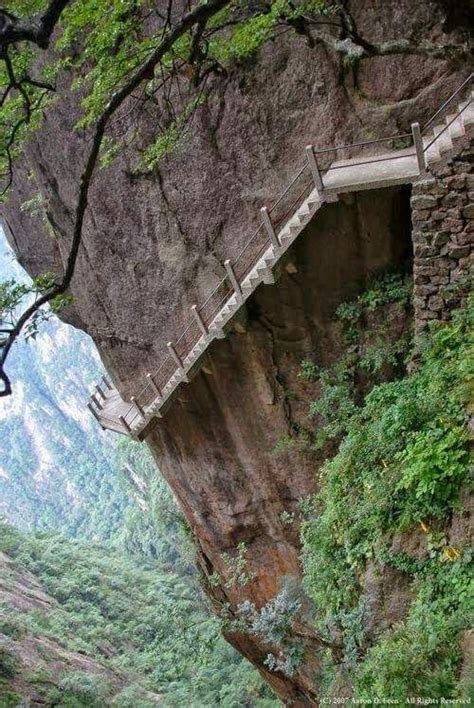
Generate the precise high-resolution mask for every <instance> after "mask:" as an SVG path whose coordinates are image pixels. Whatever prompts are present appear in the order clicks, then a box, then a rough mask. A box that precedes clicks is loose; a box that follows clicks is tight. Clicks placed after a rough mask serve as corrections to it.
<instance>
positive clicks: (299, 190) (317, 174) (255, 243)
mask: <svg viewBox="0 0 474 708" xmlns="http://www.w3.org/2000/svg"><path fill="white" fill-rule="evenodd" d="M473 77H474V73H471V74H470V75H469V76H468V77H467V79H466V80H465V81H463V83H462V84H461V85H460V86H459V87H458V88H457V89H456V91H454V92H453V93H452V94H451V96H450V97H449V98H448V99H447V100H446V101H445V102H444V103H443V104H442V106H441V107H440V108H439V109H438V110H437V111H436V112H435V113H434V114H433V115H432V116H431V118H430V119H429V120H428V121H427V123H425V125H424V126H423V129H422V130H421V129H420V126H419V125H418V123H414V124H413V125H412V132H411V133H403V134H397V135H391V136H388V137H385V138H376V139H374V140H367V141H363V142H357V143H352V144H350V145H349V144H347V145H336V146H331V147H325V148H317V149H315V148H313V147H312V146H307V148H306V161H305V163H304V164H303V165H302V166H301V167H300V168H299V169H298V170H297V172H296V173H295V174H294V175H293V177H292V178H291V179H290V181H289V183H288V185H287V186H286V188H285V189H284V190H283V192H282V193H281V194H280V195H279V196H278V198H277V199H276V200H275V201H274V202H273V204H272V205H271V206H270V207H269V208H268V210H266V209H265V207H263V208H262V211H264V212H266V213H265V214H262V223H260V225H259V226H258V228H257V229H256V230H255V231H254V232H253V233H252V235H251V236H250V238H249V239H248V240H247V241H246V243H245V245H244V246H243V248H242V249H241V250H240V252H239V253H238V254H237V256H236V257H235V258H234V259H233V260H232V261H226V264H225V267H226V270H227V274H226V275H225V276H224V277H223V278H222V279H221V280H220V281H219V282H218V283H217V285H216V286H215V287H214V288H213V290H212V291H211V293H210V294H209V295H208V297H207V299H206V300H205V301H204V302H203V303H202V304H201V305H200V306H199V307H198V306H197V305H194V306H193V307H192V317H191V318H190V319H189V321H188V322H187V324H186V326H185V328H184V330H183V331H182V332H181V333H180V335H179V336H178V337H177V339H176V340H175V342H174V344H173V343H172V342H169V343H168V345H167V346H168V350H169V353H168V354H167V355H166V356H165V357H164V358H163V360H162V362H161V364H160V366H159V367H158V368H157V369H156V370H155V371H154V373H148V374H147V382H146V384H145V386H144V387H143V388H142V389H141V390H140V391H139V392H138V393H137V394H136V396H135V397H132V398H131V399H130V406H129V408H128V409H127V410H126V412H125V413H124V415H123V416H120V421H121V424H122V426H123V430H124V432H131V431H132V427H133V425H134V423H135V421H136V420H137V418H141V419H144V420H146V416H147V408H149V407H150V406H151V405H152V404H154V403H155V402H156V401H160V399H162V398H163V397H164V396H165V395H166V392H167V387H169V386H170V383H171V380H172V379H173V377H174V376H176V375H177V374H180V376H181V378H182V379H183V378H184V379H185V378H186V372H185V360H186V358H187V357H188V356H189V355H190V353H191V352H192V351H193V348H194V347H195V346H196V344H198V342H199V341H200V339H201V338H202V337H203V336H205V335H206V334H207V333H208V332H209V330H211V331H213V327H212V325H213V322H214V320H215V318H216V316H217V314H218V313H219V312H220V311H221V310H222V308H223V307H224V306H225V304H226V303H227V301H228V300H229V299H230V298H231V297H233V296H234V295H235V293H236V287H237V289H238V291H240V292H241V285H242V283H243V281H244V280H245V279H246V278H247V276H248V275H249V273H250V272H251V271H252V270H253V268H254V267H255V266H256V264H257V263H258V261H259V260H260V258H261V257H262V255H263V253H265V252H266V251H267V250H268V249H269V248H270V247H271V246H272V245H273V246H275V245H277V244H278V245H279V244H280V241H279V238H278V233H277V232H278V229H279V228H280V227H281V226H282V225H283V226H284V225H285V224H286V223H287V221H288V218H289V217H290V216H291V215H293V214H295V213H296V211H297V210H298V208H299V206H300V205H301V204H302V203H303V201H304V200H305V199H306V198H307V197H308V196H309V194H310V193H311V191H312V190H314V189H316V190H317V191H318V192H321V191H322V190H324V186H323V179H324V177H323V175H324V174H325V173H327V171H328V170H329V168H330V169H331V171H333V170H338V169H343V168H344V167H347V166H348V165H347V162H346V161H347V160H350V166H351V167H357V166H363V165H367V164H373V163H374V162H384V161H389V160H396V159H403V158H406V157H413V156H415V157H416V158H417V161H418V168H419V171H420V172H423V171H424V170H425V169H426V157H425V156H426V152H427V150H428V149H429V148H430V147H431V146H432V145H433V143H434V142H435V141H436V140H438V139H439V137H440V136H441V135H442V134H443V133H444V132H445V131H446V130H449V127H450V125H451V124H452V123H453V122H454V121H455V120H456V119H457V118H458V117H459V115H460V114H461V113H462V112H463V111H464V110H466V108H467V107H468V106H469V105H470V103H471V102H472V99H471V100H469V101H468V102H467V103H466V105H465V106H464V107H463V108H462V109H461V110H458V111H457V113H456V115H455V116H454V117H453V118H452V120H451V121H450V122H449V123H448V124H447V125H446V126H445V127H444V128H443V130H442V131H440V132H439V133H438V134H437V135H435V136H434V137H433V139H432V140H431V141H430V142H428V143H427V144H426V145H423V140H422V135H423V134H425V133H426V131H427V129H428V128H429V127H430V126H432V125H433V124H434V122H435V121H436V119H437V118H438V117H440V116H441V115H442V114H444V113H445V111H446V109H447V108H448V107H449V106H451V104H452V103H453V101H454V100H455V99H456V98H457V97H458V96H460V94H461V93H462V91H463V90H464V89H465V88H466V87H467V86H468V85H469V84H470V83H471V81H472V79H473ZM384 143H385V144H387V143H391V144H392V146H394V147H392V150H398V151H399V152H400V154H398V155H397V154H396V153H395V154H394V153H392V154H387V155H382V156H380V155H367V154H364V153H365V151H366V150H367V149H369V150H370V149H372V148H373V146H380V145H381V144H384ZM410 148H414V149H413V150H411V151H410ZM354 150H356V151H358V156H360V157H361V160H360V161H359V162H354V161H353V160H354V158H353V157H352V156H351V153H352V152H353V151H354ZM344 152H346V153H349V156H346V158H345V160H344V161H340V162H338V161H335V160H334V159H333V158H334V156H336V157H337V158H339V156H340V153H344ZM361 153H362V154H361ZM213 333H214V332H213ZM217 336H219V335H218V333H217ZM104 387H105V390H104ZM111 391H112V384H111V383H110V381H109V379H108V378H107V377H103V378H102V385H100V384H99V385H98V386H97V387H96V391H95V393H94V394H92V396H91V398H90V400H89V402H88V404H87V405H88V408H89V410H90V411H91V412H92V414H93V415H94V416H95V417H96V418H97V420H99V422H101V424H103V423H105V422H107V419H106V417H105V415H101V413H100V411H101V410H102V409H103V408H104V404H105V402H106V401H107V398H108V394H110V392H111ZM116 423H117V421H115V422H114V425H116Z"/></svg>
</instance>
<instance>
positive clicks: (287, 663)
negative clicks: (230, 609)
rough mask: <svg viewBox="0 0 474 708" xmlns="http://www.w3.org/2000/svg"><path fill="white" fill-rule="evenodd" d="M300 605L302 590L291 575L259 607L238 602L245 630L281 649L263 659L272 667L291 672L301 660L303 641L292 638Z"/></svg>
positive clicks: (273, 669)
mask: <svg viewBox="0 0 474 708" xmlns="http://www.w3.org/2000/svg"><path fill="white" fill-rule="evenodd" d="M301 607H302V597H301V591H300V589H299V588H298V587H297V585H296V584H295V583H294V582H292V580H291V579H288V580H287V581H286V582H284V584H283V588H282V590H281V591H280V592H279V593H278V594H277V595H275V597H274V598H273V599H271V600H270V601H269V602H267V604H266V605H264V606H263V607H262V608H261V609H260V610H257V608H256V607H255V605H254V603H253V602H250V601H249V600H246V601H245V602H243V603H242V604H241V605H239V608H238V614H239V617H240V620H241V622H242V623H243V627H244V628H245V629H246V631H248V632H250V633H251V634H254V635H256V636H258V637H260V639H262V640H263V641H264V642H266V643H267V644H271V645H274V646H277V647H278V648H279V650H280V653H279V655H278V656H275V655H274V654H268V656H267V658H266V660H265V662H264V663H265V664H266V666H268V668H269V669H270V670H271V671H282V672H283V673H284V674H285V675H287V676H292V675H293V674H294V672H295V670H296V669H297V668H298V666H299V665H300V664H301V662H302V661H303V658H304V647H303V645H302V644H301V643H300V642H298V641H294V640H292V638H291V633H292V629H293V623H294V622H295V620H296V619H297V617H298V615H299V613H300V611H301ZM239 626H240V625H239Z"/></svg>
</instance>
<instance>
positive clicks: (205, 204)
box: [5, 0, 462, 701]
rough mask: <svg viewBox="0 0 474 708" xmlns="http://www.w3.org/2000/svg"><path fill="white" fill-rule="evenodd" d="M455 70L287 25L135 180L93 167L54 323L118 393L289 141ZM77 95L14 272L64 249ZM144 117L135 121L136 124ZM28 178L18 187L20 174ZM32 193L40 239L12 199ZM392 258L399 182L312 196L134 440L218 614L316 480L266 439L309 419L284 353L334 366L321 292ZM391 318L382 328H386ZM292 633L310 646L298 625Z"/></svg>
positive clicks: (430, 104) (156, 349) (53, 125)
mask: <svg viewBox="0 0 474 708" xmlns="http://www.w3.org/2000/svg"><path fill="white" fill-rule="evenodd" d="M348 5H349V6H350V9H351V11H352V13H353V15H354V18H355V20H356V22H357V26H358V30H359V32H360V33H361V34H362V35H363V36H364V37H366V38H367V39H368V40H369V41H381V40H388V39H397V38H400V37H403V38H408V39H410V38H416V39H417V40H418V41H419V40H420V38H430V39H432V40H436V41H447V39H446V37H447V35H444V34H442V31H443V30H449V31H450V32H454V33H456V32H458V29H459V28H458V26H457V24H456V20H455V18H453V17H452V16H451V14H450V12H449V11H445V10H443V7H442V5H440V4H439V3H437V2H428V1H421V2H419V3H418V4H417V5H416V7H413V4H412V3H411V2H390V3H387V2H373V1H372V0H365V1H363V2H351V3H348ZM446 12H447V13H448V14H447V15H446ZM461 75H462V73H457V69H456V67H453V66H452V65H450V64H449V63H448V62H445V61H441V60H433V59H425V58H422V57H420V56H409V55H407V56H392V57H376V58H373V59H370V60H366V61H364V62H362V63H361V64H360V65H359V66H354V67H353V68H352V69H350V70H349V69H345V68H344V66H343V64H342V60H341V59H340V58H339V57H336V56H334V55H332V54H331V53H329V52H328V51H326V50H323V49H321V48H309V47H307V46H306V44H305V42H304V40H303V39H302V38H301V37H298V36H296V35H295V36H287V37H286V38H285V39H282V40H279V41H278V42H277V43H274V44H269V45H267V46H266V47H264V48H263V49H262V50H261V51H260V53H259V55H258V56H257V57H256V58H255V59H252V60H249V61H248V62H247V64H246V65H244V66H236V67H235V68H233V69H232V70H231V71H230V73H229V75H228V76H227V77H226V78H220V79H215V80H214V82H215V85H214V87H213V91H212V93H211V98H210V99H209V101H208V102H207V104H206V105H205V106H203V107H202V108H200V109H199V111H198V112H197V114H196V116H195V117H194V119H193V123H192V128H191V130H190V131H189V134H188V135H187V136H186V138H185V140H184V141H183V143H182V145H181V147H180V148H179V149H178V150H177V151H176V152H175V153H174V154H173V155H172V156H171V157H170V158H168V159H167V160H166V161H164V162H163V163H162V164H161V165H160V168H159V170H157V171H156V172H155V173H154V174H153V175H142V176H140V175H137V174H135V173H134V172H133V169H132V168H133V161H132V159H131V158H130V156H128V155H127V156H122V157H119V158H118V160H117V162H116V163H114V164H113V166H112V167H111V168H108V169H105V170H103V171H101V172H100V173H99V174H98V176H97V179H96V181H95V184H94V187H93V190H92V195H91V199H90V206H89V209H88V212H87V215H86V225H85V234H84V240H83V246H82V250H81V254H80V258H79V262H78V266H77V268H76V273H75V276H74V279H73V286H72V293H73V294H74V296H75V298H76V300H75V303H74V306H73V308H71V310H70V312H68V314H67V319H68V320H69V321H70V322H72V323H73V324H75V325H76V326H79V327H81V328H83V329H85V330H86V331H87V332H89V334H90V335H91V336H92V337H93V338H94V340H95V342H96V344H97V346H98V348H99V351H100V353H101V356H102V358H103V360H104V362H105V364H106V366H107V369H108V370H109V372H110V373H111V375H112V376H113V378H114V381H115V383H116V385H117V387H118V388H119V390H120V391H121V393H122V395H123V396H124V397H128V396H129V395H131V394H133V392H134V391H135V390H136V389H137V388H138V387H140V386H141V385H142V384H143V380H144V376H145V374H146V372H147V371H150V370H153V369H155V368H156V366H157V364H158V363H159V360H160V359H161V358H162V355H163V352H164V350H165V344H166V342H167V341H168V340H169V339H171V338H172V336H173V334H174V333H175V332H176V330H177V329H178V326H179V325H180V324H181V323H182V322H183V321H184V320H185V319H186V318H187V317H188V313H189V307H190V306H191V305H192V304H193V303H194V302H198V301H202V300H203V299H204V298H205V297H206V295H207V293H208V292H209V290H210V289H212V286H213V284H215V283H216V282H217V281H218V279H219V278H220V277H222V275H223V268H222V262H223V261H224V260H225V259H226V258H232V257H233V256H235V255H236V254H237V253H238V251H239V249H240V248H241V247H242V245H243V244H244V243H245V241H246V240H247V238H248V234H249V231H250V230H251V228H252V227H254V226H255V224H256V223H257V221H258V209H259V207H260V206H262V205H263V204H265V202H268V200H269V199H270V198H272V197H274V196H275V195H276V194H277V193H278V191H279V190H280V189H281V188H282V187H283V185H284V184H285V183H286V182H287V181H288V178H289V177H290V176H291V174H292V173H293V172H294V171H295V169H296V168H297V167H298V166H299V164H300V163H301V162H302V160H303V159H304V158H303V148H304V145H305V144H308V143H310V142H313V143H314V144H315V145H317V146H323V145H328V144H337V143H344V142H347V141H353V140H355V139H361V140H363V139H370V138H372V137H375V136H379V135H382V134H385V135H390V134H393V133H396V132H398V131H399V130H403V131H405V130H406V129H408V128H409V125H410V122H411V121H412V120H420V121H422V120H423V119H424V118H427V117H428V116H429V114H430V113H431V112H432V111H433V110H434V108H435V107H437V106H438V105H439V103H440V99H441V98H443V97H444V96H448V95H449V93H450V89H451V88H452V87H454V85H456V84H457V83H459V80H460V77H461ZM441 94H442V95H441ZM415 99H416V101H415ZM75 101H76V97H75V96H71V97H70V101H69V104H68V105H67V104H61V105H60V106H59V105H58V107H57V108H55V109H54V110H51V111H50V113H49V114H48V116H47V119H46V120H45V124H44V127H43V128H42V130H41V131H40V133H39V134H38V136H37V138H36V139H35V140H34V141H33V142H32V143H31V144H30V145H29V147H28V149H27V150H26V152H25V158H24V164H23V165H22V168H21V174H19V176H18V179H17V181H16V184H15V192H14V194H13V196H12V199H11V200H10V203H9V205H8V207H7V209H6V211H5V215H6V219H7V221H8V224H9V226H10V239H11V241H12V243H13V245H14V247H15V249H16V250H17V252H18V253H19V255H20V258H21V261H22V262H23V263H24V264H25V265H26V266H27V268H28V269H29V270H30V271H31V272H32V273H38V272H44V271H47V270H60V269H61V267H62V266H61V262H62V260H63V259H64V256H65V254H66V253H67V248H68V237H67V233H68V230H69V229H70V224H71V218H72V209H73V206H74V199H75V195H76V189H77V182H78V175H79V173H80V170H81V167H82V164H83V156H84V149H85V146H86V141H87V138H86V136H83V135H76V134H74V133H72V126H73V124H74V122H75V118H76V117H77V110H76V108H75ZM152 125H153V117H152V116H151V117H150V118H149V124H148V125H143V127H142V129H143V133H144V134H146V133H148V132H151V131H152ZM58 144H59V145H61V147H62V150H61V151H59V150H58ZM30 171H32V172H33V173H34V175H33V177H34V178H33V180H31V179H30V180H28V179H26V175H27V173H29V172H30ZM37 190H39V191H40V192H41V194H42V195H43V198H44V200H45V205H44V206H45V211H46V215H47V220H48V221H49V222H50V223H51V224H52V225H54V230H55V232H56V235H57V238H56V239H53V238H51V237H50V236H48V235H47V234H46V233H45V228H44V224H43V223H42V222H41V220H40V219H39V218H38V217H32V216H31V215H29V214H28V213H27V212H26V211H25V210H23V211H22V210H21V209H20V208H19V207H20V205H21V204H22V203H24V202H25V201H26V200H28V199H30V198H31V196H32V194H33V193H34V192H35V191H37ZM409 257H410V217H409V194H408V193H407V192H406V191H404V190H400V189H391V190H380V191H379V192H371V193H370V195H364V194H361V195H359V196H356V197H351V198H347V197H341V199H340V201H339V203H336V204H332V205H328V206H326V207H325V209H324V211H323V212H322V214H321V217H320V218H319V219H318V225H317V228H316V227H308V229H307V230H306V233H305V234H304V235H303V236H302V237H301V238H300V239H299V241H298V242H297V245H296V246H295V248H294V249H293V251H292V252H291V254H290V256H289V258H288V261H287V263H286V266H285V267H283V268H282V272H281V277H280V279H279V282H278V284H277V285H276V286H273V287H271V288H270V287H265V286H264V287H261V288H260V290H259V291H258V292H257V293H256V295H255V296H254V298H253V299H252V300H251V301H250V304H249V306H248V308H247V313H246V317H243V318H242V319H241V321H240V322H238V323H237V324H236V326H235V328H234V331H233V332H232V333H231V334H230V336H228V337H227V338H226V339H225V340H223V341H218V342H214V344H213V346H212V348H211V351H210V353H209V356H208V360H207V363H206V365H205V366H204V367H203V368H202V370H201V372H200V373H199V374H198V376H197V377H196V378H195V379H194V380H193V381H192V382H191V384H190V385H189V386H188V387H187V388H186V390H185V392H183V394H182V395H181V397H180V398H179V399H178V400H177V401H175V403H174V404H173V406H172V408H171V409H170V410H169V411H168V412H167V414H166V417H165V418H164V419H163V420H162V421H160V422H159V425H158V426H157V427H156V428H155V430H154V431H153V432H152V433H151V434H150V435H149V437H148V438H147V443H148V445H149V446H150V448H151V450H152V452H153V454H154V456H155V458H156V460H157V463H158V464H159V467H160V469H161V471H162V472H163V474H164V475H165V476H166V478H167V480H168V481H169V483H170V484H171V486H172V487H173V489H174V491H175V492H176V494H177V496H178V499H179V501H180V504H181V506H182V508H183V510H184V512H185V514H186V517H187V519H188V521H189V523H190V525H191V528H192V531H193V533H194V535H195V538H196V541H197V545H198V548H199V557H200V565H201V567H202V570H203V573H204V576H205V577H206V578H207V584H208V591H209V593H210V595H211V596H212V597H213V599H214V601H215V604H216V606H217V607H220V608H222V607H224V606H227V603H229V604H230V607H231V608H235V607H236V605H237V604H238V603H240V602H242V601H243V600H244V599H249V600H251V601H252V602H254V603H255V604H256V605H257V606H261V605H263V604H265V603H267V602H268V601H269V600H270V599H271V598H272V597H273V596H274V595H275V594H276V593H277V592H278V590H279V589H280V587H281V583H282V581H283V579H284V578H285V577H286V576H295V577H298V575H299V572H300V571H299V562H298V552H299V540H298V536H299V534H298V521H297V518H296V521H295V523H291V524H289V523H286V522H285V521H284V519H287V518H288V517H287V516H286V514H288V515H290V517H291V518H292V516H291V515H293V514H295V515H296V517H297V511H298V501H299V500H300V499H301V498H303V497H305V496H306V495H308V494H309V493H310V492H312V491H314V490H315V488H316V482H315V472H316V471H317V468H318V465H319V463H320V461H321V460H320V459H319V458H318V455H317V454H316V453H314V452H309V451H304V450H298V449H296V450H295V449H292V451H291V455H290V454H285V453H283V454H275V453H274V448H275V446H276V445H277V443H278V442H279V441H280V440H281V439H283V438H285V436H289V437H291V436H292V434H293V433H294V431H295V430H296V429H297V428H298V429H301V428H304V427H305V425H306V424H307V421H306V407H305V406H303V404H302V403H300V402H299V399H300V398H301V397H303V395H304V396H306V397H307V395H308V393H309V392H308V390H306V389H305V386H306V384H303V383H302V381H301V380H299V379H298V378H297V371H298V367H299V364H300V362H301V361H302V360H303V359H305V358H308V357H309V358H311V359H313V360H314V361H316V362H317V363H319V364H322V365H327V364H328V363H330V362H331V361H333V360H334V358H335V357H336V355H337V354H338V353H340V350H341V338H340V332H339V330H338V328H337V326H336V325H335V324H334V322H333V319H332V316H333V313H334V310H335V308H336V307H337V305H338V304H339V303H340V302H342V301H343V300H345V299H347V298H348V297H349V296H351V295H353V294H355V293H356V292H357V291H358V288H360V286H361V283H362V284H363V282H364V281H366V280H367V278H368V276H369V274H370V273H371V272H372V271H374V270H379V269H383V268H386V267H396V266H401V265H404V264H406V263H407V261H409ZM405 325H406V323H405V322H404V321H395V322H394V323H393V335H394V337H395V338H396V337H397V336H398V335H399V334H400V333H401V332H402V331H403V329H404V327H405ZM242 542H244V543H245V564H246V573H247V575H248V577H247V578H246V580H245V582H243V583H240V584H239V583H235V582H232V578H231V576H232V571H231V568H230V565H231V564H229V562H226V560H225V559H226V556H224V557H223V554H225V553H228V554H229V555H230V556H233V557H234V558H235V557H236V553H237V551H236V549H237V546H238V544H239V543H242ZM216 578H217V582H216V580H215V579H216ZM381 592H384V593H386V595H387V598H386V602H385V603H382V604H385V606H386V607H389V606H390V597H391V595H392V594H393V593H395V592H397V587H396V585H393V584H390V583H387V582H386V583H385V584H384V585H383V590H382V591H381ZM393 604H394V605H396V604H397V603H393ZM397 611H398V610H397ZM395 615H396V612H395ZM395 618H396V617H395ZM301 632H302V633H303V635H304V636H305V637H306V640H307V642H308V646H310V645H311V642H314V641H315V638H314V636H313V635H312V632H311V628H310V627H303V628H302V629H301ZM229 639H230V640H231V641H232V642H233V643H234V644H235V645H236V646H237V647H238V648H239V649H240V650H241V651H243V652H244V653H245V654H246V655H247V656H248V657H249V658H250V659H251V660H253V661H254V662H255V663H256V664H257V665H258V666H259V668H260V669H261V671H262V672H263V673H264V675H265V676H266V678H267V679H268V680H269V682H270V683H272V685H273V686H274V687H275V688H276V689H277V690H278V692H279V693H280V695H281V696H282V697H283V698H284V699H285V700H288V701H294V700H303V701H313V700H315V694H314V692H313V686H314V672H315V670H316V669H317V666H315V664H314V662H312V661H310V662H309V663H306V664H305V665H304V666H303V668H302V669H301V670H300V671H299V672H298V673H297V674H295V675H294V676H292V677H284V676H283V675H282V674H278V673H274V672H270V671H268V670H267V669H266V668H265V667H264V665H263V660H264V658H265V656H266V654H267V653H268V648H267V647H264V646H262V643H261V641H259V640H257V639H256V638H254V637H251V636H248V635H244V634H239V633H229Z"/></svg>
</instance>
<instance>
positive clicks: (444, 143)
mask: <svg viewBox="0 0 474 708" xmlns="http://www.w3.org/2000/svg"><path fill="white" fill-rule="evenodd" d="M443 131H444V132H443ZM433 134H434V135H436V136H437V137H436V143H435V144H436V145H437V146H438V150H439V152H440V153H443V152H446V151H447V150H451V149H452V147H453V141H452V140H451V136H450V134H449V130H446V125H437V126H435V127H434V128H433ZM438 136H439V137H438Z"/></svg>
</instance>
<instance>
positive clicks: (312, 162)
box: [306, 145, 324, 196]
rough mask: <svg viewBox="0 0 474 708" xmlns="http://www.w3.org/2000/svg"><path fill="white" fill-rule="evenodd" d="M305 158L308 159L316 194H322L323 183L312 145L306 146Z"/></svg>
mask: <svg viewBox="0 0 474 708" xmlns="http://www.w3.org/2000/svg"><path fill="white" fill-rule="evenodd" d="M306 159H307V160H308V165H309V169H310V170H311V174H312V175H313V181H314V186H315V187H316V190H317V192H318V194H319V195H320V196H322V195H323V192H324V185H323V180H322V177H321V172H320V171H319V167H318V163H317V161H316V155H315V154H314V148H313V146H312V145H307V146H306Z"/></svg>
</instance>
